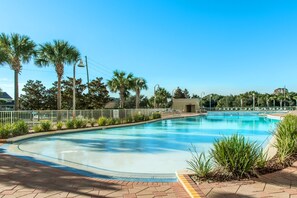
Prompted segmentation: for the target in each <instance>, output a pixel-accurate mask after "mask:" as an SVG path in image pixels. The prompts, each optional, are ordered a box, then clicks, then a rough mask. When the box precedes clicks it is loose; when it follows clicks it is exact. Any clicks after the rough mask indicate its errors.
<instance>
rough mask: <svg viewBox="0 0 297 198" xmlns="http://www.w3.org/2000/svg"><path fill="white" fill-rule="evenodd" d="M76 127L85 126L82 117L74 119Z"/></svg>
mask: <svg viewBox="0 0 297 198" xmlns="http://www.w3.org/2000/svg"><path fill="white" fill-rule="evenodd" d="M74 125H75V128H82V127H83V120H82V119H75V120H74Z"/></svg>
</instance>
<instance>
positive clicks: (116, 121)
mask: <svg viewBox="0 0 297 198" xmlns="http://www.w3.org/2000/svg"><path fill="white" fill-rule="evenodd" d="M121 123H122V120H121V119H120V118H114V124H121Z"/></svg>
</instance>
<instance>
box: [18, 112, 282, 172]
mask: <svg viewBox="0 0 297 198" xmlns="http://www.w3.org/2000/svg"><path fill="white" fill-rule="evenodd" d="M277 122H278V121H276V120H271V119H267V118H264V117H259V116H197V117H190V118H182V119H171V120H163V121H159V122H154V123H150V124H143V125H137V126H132V127H122V128H114V129H105V130H93V131H86V132H80V133H71V134H63V135H53V136H47V137H40V138H34V139H30V140H26V141H23V142H20V143H19V144H18V147H17V150H14V151H13V152H17V153H18V154H22V155H28V156H31V157H34V158H37V159H41V160H46V161H50V162H54V163H57V164H62V165H65V166H70V167H74V168H78V169H82V170H86V171H92V172H94V171H95V172H96V171H98V170H101V171H102V170H103V171H104V170H106V171H111V172H113V171H115V172H124V173H148V174H174V172H175V171H176V170H180V169H186V168H187V163H186V160H188V159H190V158H191V154H190V152H189V151H188V149H189V148H190V147H191V144H193V145H195V146H196V147H197V149H198V151H208V150H210V148H211V147H212V143H213V141H214V140H215V139H219V138H221V137H223V136H228V135H231V134H234V133H238V134H242V135H244V136H245V137H247V138H249V139H250V140H251V141H256V142H258V143H259V144H262V145H263V146H264V145H265V144H266V142H267V139H268V137H270V134H271V133H270V132H271V131H273V130H274V128H275V125H276V123H277Z"/></svg>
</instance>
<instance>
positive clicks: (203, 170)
mask: <svg viewBox="0 0 297 198" xmlns="http://www.w3.org/2000/svg"><path fill="white" fill-rule="evenodd" d="M189 150H190V152H191V154H192V159H191V160H189V161H188V160H187V163H188V165H189V166H190V168H188V169H189V170H192V171H194V172H195V174H196V175H197V176H198V177H207V176H209V175H210V173H211V170H212V164H211V158H206V156H205V153H204V152H202V153H200V154H199V153H198V152H197V149H196V147H195V146H193V145H192V149H189Z"/></svg>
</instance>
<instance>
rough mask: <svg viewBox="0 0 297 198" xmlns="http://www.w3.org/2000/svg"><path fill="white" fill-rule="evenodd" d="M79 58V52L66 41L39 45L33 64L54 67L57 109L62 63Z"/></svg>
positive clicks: (71, 61) (59, 99)
mask: <svg viewBox="0 0 297 198" xmlns="http://www.w3.org/2000/svg"><path fill="white" fill-rule="evenodd" d="M79 59H80V53H79V51H78V50H77V49H76V47H74V46H73V45H70V44H69V43H68V42H67V41H62V40H54V42H53V43H49V42H48V43H45V44H43V45H40V46H39V49H38V50H37V56H36V58H35V64H36V65H38V66H41V67H43V66H50V65H53V66H54V67H55V70H56V73H57V76H58V84H57V86H58V93H57V109H58V110H61V104H62V101H61V80H62V77H63V74H64V65H69V64H74V63H75V62H77V61H78V60H79Z"/></svg>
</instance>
